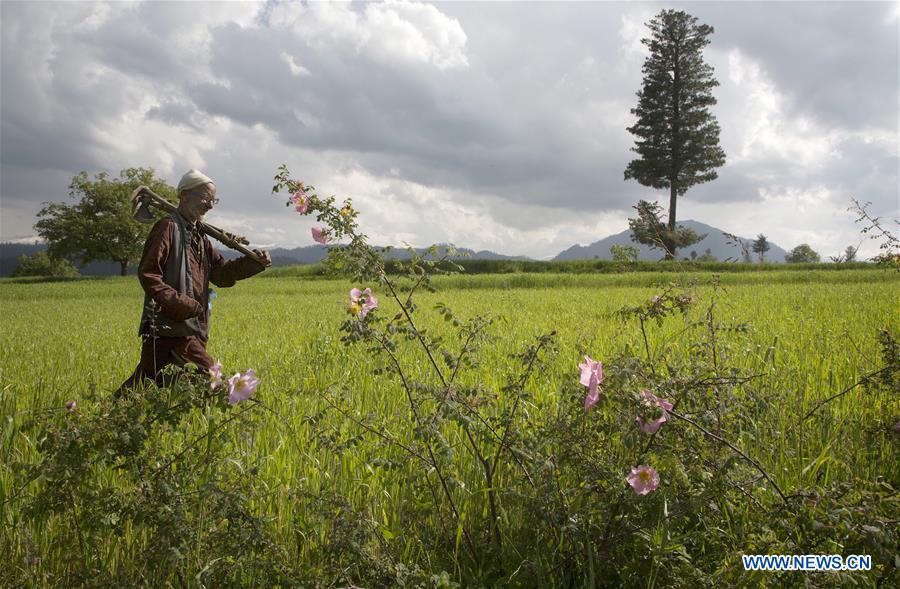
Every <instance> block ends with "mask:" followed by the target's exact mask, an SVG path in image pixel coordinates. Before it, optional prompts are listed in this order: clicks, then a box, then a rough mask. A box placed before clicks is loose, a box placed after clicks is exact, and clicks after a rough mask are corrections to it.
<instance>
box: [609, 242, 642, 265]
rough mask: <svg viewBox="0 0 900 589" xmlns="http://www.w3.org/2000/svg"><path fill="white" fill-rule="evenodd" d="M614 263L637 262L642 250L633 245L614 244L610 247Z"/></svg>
mask: <svg viewBox="0 0 900 589" xmlns="http://www.w3.org/2000/svg"><path fill="white" fill-rule="evenodd" d="M609 253H610V254H612V259H613V262H636V261H637V259H638V255H640V253H641V250H640V249H638V248H637V247H635V246H633V245H618V244H615V243H614V244H612V245H611V246H609Z"/></svg>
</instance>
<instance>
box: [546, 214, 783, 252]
mask: <svg viewBox="0 0 900 589" xmlns="http://www.w3.org/2000/svg"><path fill="white" fill-rule="evenodd" d="M679 225H684V226H685V227H687V228H689V229H693V230H694V231H696V232H697V233H699V234H701V235H702V234H704V233H705V234H706V237H705V238H704V239H703V240H702V241H700V242H699V243H695V244H694V245H692V246H689V247H686V248H682V249H680V250H678V258H688V257H690V254H691V252H692V251H695V252H697V255H698V256H702V255H703V253H704V252H705V251H706V250H707V248H709V250H710V253H712V255H714V256H715V257H716V258H717V259H718V260H719V261H724V260H726V259H728V258H733V259H736V260H740V259H741V251H740V248H738V247H737V246H734V245H729V243H728V238H726V237H725V236H724V235H722V230H721V229H717V228H715V227H712V226H711V225H707V224H705V223H700V222H699V221H682V222H680V223H679ZM741 239H743V240H744V242H745V243H746V244H747V248H748V249H749V248H750V244H751V243H752V242H753V239H754V238H751V237H741ZM612 245H634V246H637V247H638V248H640V250H641V253H640V255H639V256H638V257H639V259H641V260H659V259H662V257H663V253H662V252H661V251H660V250H654V249H651V248H650V247H649V246H646V245H643V244H638V243H635V242H633V241H631V230H630V229H629V230H626V231H623V232H622V233H617V234H616V235H610V236H609V237H605V238H603V239H601V240H600V241H595V242H594V243H592V244H590V245H573V246H572V247H570V248H569V249H567V250H565V251H562V252H560V253H559V254H558V255H557V256H556V257H555V258H553V259H554V260H591V259H595V258H599V259H601V260H611V259H612V254H610V252H609V248H610V246H612ZM769 246H770V247H771V249H770V250H769V251H768V252H766V261H767V262H784V256H785V255H786V254H787V252H786V251H784V250H783V249H782V248H780V247H778V246H777V245H775V244H774V243H772V242H771V241H770V242H769ZM751 255H753V260H754V261H756V260H757V256H756V255H755V254H752V252H751Z"/></svg>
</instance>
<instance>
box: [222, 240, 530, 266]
mask: <svg viewBox="0 0 900 589" xmlns="http://www.w3.org/2000/svg"><path fill="white" fill-rule="evenodd" d="M375 247H380V246H375ZM446 247H447V246H446V245H443V244H442V245H439V246H438V251H439V252H440V254H443V252H444V251H446ZM327 250H328V248H327V247H325V246H323V245H308V246H305V247H295V248H293V249H285V248H281V247H276V248H272V249H270V250H269V254H270V255H271V256H272V265H273V266H290V265H294V264H315V263H317V262H321V261H322V260H324V259H325V258H326V257H328V251H327ZM456 250H457V252H458V253H459V254H460V255H459V258H460V259H470V260H529V259H530V258H526V257H524V256H505V255H503V254H497V253H494V252H492V251H488V250H480V251H477V252H476V251H475V250H471V249H467V248H456ZM425 251H426V248H421V247H419V248H416V253H418V254H419V255H423V254H424V253H425ZM222 253H223V254H224V255H225V257H226V258H228V259H233V258H238V257H240V255H241V254H240V253H238V252H236V251H233V250H226V251H222ZM385 257H386V258H389V259H395V260H407V259H409V252H408V251H406V249H405V248H395V249H393V250H391V251H390V252H388V253H387V255H386V256H385Z"/></svg>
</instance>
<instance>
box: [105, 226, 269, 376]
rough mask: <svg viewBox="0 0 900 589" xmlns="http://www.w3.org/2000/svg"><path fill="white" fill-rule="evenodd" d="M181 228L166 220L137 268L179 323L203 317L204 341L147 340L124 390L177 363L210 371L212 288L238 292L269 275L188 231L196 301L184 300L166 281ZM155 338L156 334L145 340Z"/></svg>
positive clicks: (149, 291)
mask: <svg viewBox="0 0 900 589" xmlns="http://www.w3.org/2000/svg"><path fill="white" fill-rule="evenodd" d="M177 230H178V226H177V224H176V223H175V221H173V220H172V219H170V218H168V217H166V218H163V219H161V220H159V221H157V222H156V224H155V225H154V226H153V228H152V229H151V230H150V235H149V236H148V237H147V242H146V244H145V245H144V253H143V255H142V256H141V262H140V264H139V265H138V280H140V283H141V286H142V287H143V288H144V292H146V293H147V295H148V296H149V297H150V298H152V299H153V300H154V301H155V302H156V304H157V305H159V307H160V310H161V312H162V313H163V314H164V315H166V316H167V317H169V318H171V319H174V320H176V321H184V320H185V319H188V318H190V317H198V318H199V320H200V327H201V331H202V335H201V336H199V337H197V336H187V337H157V338H153V337H146V338H144V345H143V346H142V348H141V361H140V364H138V367H137V368H136V369H135V371H134V374H132V375H131V377H130V378H129V379H128V380H127V381H126V382H125V383H124V384H123V385H122V386H123V387H126V386H132V385H134V384H137V382H138V381H139V380H141V379H143V378H154V379H155V378H157V376H158V373H159V371H160V370H161V369H162V368H164V367H165V366H166V365H168V364H171V363H172V362H174V361H177V359H176V358H173V356H172V354H173V352H174V353H175V354H177V356H178V359H181V360H184V361H186V362H193V363H194V364H196V365H197V366H199V367H200V368H204V369H209V368H211V367H212V365H213V360H212V358H211V357H210V356H209V354H207V353H206V342H207V339H208V334H209V311H208V303H209V298H208V297H209V295H208V293H207V289H208V288H209V283H210V282H212V283H213V284H215V285H216V286H218V287H223V288H225V287H229V286H234V283H235V282H237V281H238V280H243V279H244V278H249V277H250V276H253V275H254V274H258V273H260V272H262V271H263V270H265V266H263V265H262V264H260V263H259V262H256V261H255V260H253V259H251V258H248V257H246V256H245V257H242V258H238V259H236V260H226V259H225V257H224V256H223V255H222V254H220V253H219V252H218V251H217V250H216V249H215V248H213V246H212V243H211V242H210V241H209V238H208V237H207V236H206V235H204V234H202V233H199V232H195V231H193V225H192V224H191V225H188V228H187V231H186V233H187V235H186V236H185V238H186V239H191V248H190V254H189V263H190V265H191V282H192V286H193V296H188V295H186V294H181V293H179V292H178V290H177V289H175V288H174V287H172V286H170V285H168V284H166V283H165V282H164V281H163V269H164V267H165V264H166V258H167V257H168V255H169V249H170V247H171V245H172V238H173V236H174V234H175V231H177ZM145 335H152V334H149V333H147V334H145Z"/></svg>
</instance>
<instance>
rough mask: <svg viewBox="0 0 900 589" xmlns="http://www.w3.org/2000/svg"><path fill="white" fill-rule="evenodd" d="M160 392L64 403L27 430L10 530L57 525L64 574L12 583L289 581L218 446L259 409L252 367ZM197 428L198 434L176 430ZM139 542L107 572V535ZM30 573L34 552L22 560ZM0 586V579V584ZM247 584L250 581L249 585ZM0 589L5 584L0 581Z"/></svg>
mask: <svg viewBox="0 0 900 589" xmlns="http://www.w3.org/2000/svg"><path fill="white" fill-rule="evenodd" d="M164 377H165V378H164V380H165V382H166V386H163V387H157V386H156V385H155V384H154V383H151V382H149V381H148V382H147V383H145V384H144V385H143V386H139V387H136V388H135V389H134V390H130V391H125V392H124V394H123V395H122V396H121V397H119V398H111V397H110V396H109V395H108V394H106V393H103V394H102V395H100V394H98V393H96V392H95V393H94V394H90V395H85V397H84V398H81V399H73V400H70V401H68V402H67V403H66V404H65V408H61V411H60V413H59V414H58V415H57V416H55V418H53V419H51V420H49V423H48V422H47V420H46V419H39V420H36V421H35V422H34V423H32V424H31V425H30V426H29V427H27V428H26V430H29V429H31V430H33V431H34V434H35V436H36V438H37V439H39V440H40V444H39V445H38V450H39V451H40V459H39V460H37V461H36V462H31V463H20V464H18V465H16V468H17V470H18V472H19V476H18V480H19V488H18V492H17V493H16V494H15V495H14V496H12V497H7V498H6V499H5V502H12V501H21V503H20V505H21V507H22V513H21V518H20V520H19V523H18V526H19V530H18V531H19V533H20V534H21V537H23V538H28V537H30V532H29V529H30V528H31V527H33V526H34V525H36V524H37V525H38V526H39V527H44V526H50V525H53V526H56V528H57V529H58V530H59V533H60V534H62V535H61V536H60V537H57V541H59V542H63V543H64V544H65V546H67V547H68V549H67V552H66V556H65V558H66V562H65V571H66V575H65V576H64V577H60V578H48V577H42V576H41V574H40V573H39V572H38V571H40V570H41V567H37V566H29V567H25V568H22V569H21V570H20V571H18V574H17V575H16V576H13V577H5V578H6V581H9V582H14V584H15V585H20V586H31V585H42V584H50V585H56V586H61V585H65V586H73V587H74V586H83V587H111V586H129V587H131V586H135V587H136V586H162V585H164V584H165V583H169V582H172V581H175V582H179V581H180V583H181V584H182V585H184V584H185V583H187V580H188V579H193V582H194V583H196V584H200V585H201V586H219V587H221V586H234V585H243V584H256V583H258V584H261V585H266V586H274V585H277V584H288V585H292V584H294V585H295V584H297V583H299V582H300V580H299V579H300V577H299V576H297V575H296V574H295V572H293V567H292V566H291V565H290V564H286V563H288V562H289V561H288V559H287V558H286V556H285V553H284V552H283V550H282V549H281V548H280V547H278V546H277V545H276V544H275V543H274V542H273V540H272V535H271V532H270V531H269V530H268V527H267V525H266V522H265V520H264V519H263V518H261V517H259V516H258V515H257V514H254V513H253V511H252V509H251V504H250V502H249V498H250V497H251V496H252V495H253V494H254V488H255V487H256V485H255V481H254V474H255V473H256V470H257V466H256V465H255V464H253V463H252V462H251V461H250V460H249V459H248V458H246V457H244V456H235V455H234V454H233V449H232V446H231V445H230V444H229V443H228V438H229V436H230V435H232V434H233V432H234V431H240V430H241V429H245V430H246V429H249V428H250V427H251V424H252V421H251V420H250V417H251V414H252V413H253V412H254V410H256V409H258V404H257V403H255V402H252V401H248V399H251V397H252V395H253V393H255V391H256V389H257V387H258V386H259V383H260V381H259V379H258V378H257V377H256V375H255V373H254V371H253V370H248V371H246V372H245V373H243V374H242V373H236V374H235V375H234V376H232V377H231V378H229V379H227V380H226V379H224V378H223V375H222V365H221V364H220V363H216V365H215V366H214V367H213V369H212V370H211V371H210V373H209V374H206V373H204V372H201V371H198V370H197V369H196V367H194V366H193V365H188V366H187V367H186V368H185V369H180V368H176V367H174V366H172V367H169V368H167V369H166V370H165V371H164ZM198 419H199V420H201V421H202V422H204V423H205V427H204V428H203V431H202V432H200V433H197V434H195V435H193V436H188V435H185V434H184V433H183V431H184V429H185V427H186V424H187V423H189V422H191V421H195V420H198ZM126 530H128V532H129V533H130V534H131V535H132V536H133V537H138V538H140V537H144V538H146V546H144V545H141V544H138V545H135V546H133V547H131V550H132V551H133V552H132V553H131V554H129V555H128V558H127V567H124V568H120V569H118V570H110V568H109V567H108V566H106V565H105V564H104V561H103V555H102V551H101V547H102V546H103V545H104V542H106V541H108V539H109V538H110V537H122V536H123V535H124V534H125V532H126ZM29 558H30V559H32V565H34V563H39V562H40V560H41V558H42V555H41V554H40V553H39V552H37V549H35V553H34V554H32V555H31V556H30V557H29ZM0 578H3V577H0ZM249 581H252V583H251V582H249ZM0 584H3V583H2V582H0Z"/></svg>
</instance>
